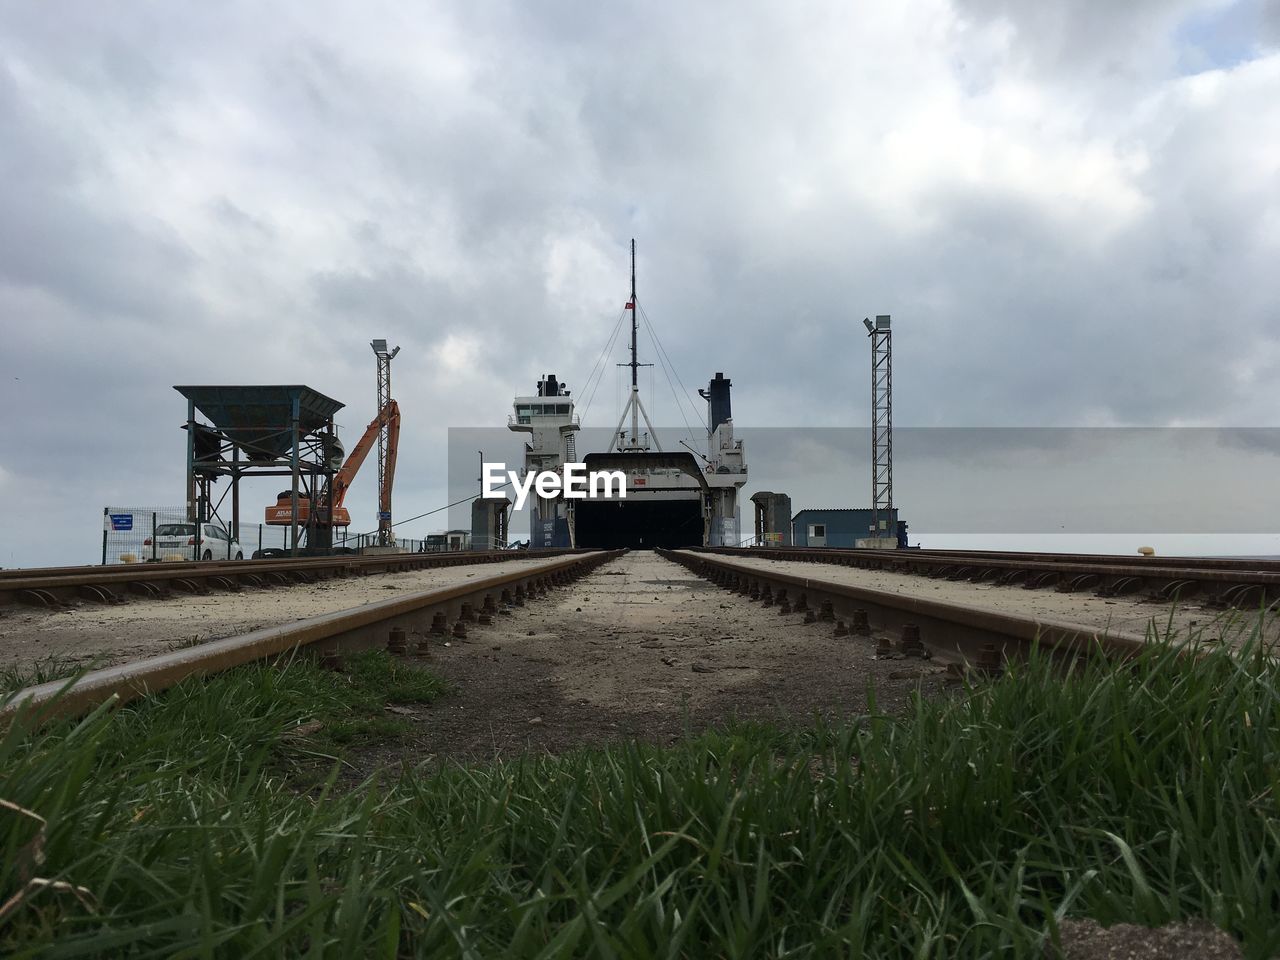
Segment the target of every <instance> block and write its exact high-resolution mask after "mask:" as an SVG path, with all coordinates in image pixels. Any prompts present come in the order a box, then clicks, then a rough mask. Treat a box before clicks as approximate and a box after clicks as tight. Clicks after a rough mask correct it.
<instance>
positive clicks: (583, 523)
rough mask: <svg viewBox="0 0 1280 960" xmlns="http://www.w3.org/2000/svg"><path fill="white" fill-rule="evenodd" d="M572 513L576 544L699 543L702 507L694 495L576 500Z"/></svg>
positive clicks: (642, 545) (641, 545) (605, 546)
mask: <svg viewBox="0 0 1280 960" xmlns="http://www.w3.org/2000/svg"><path fill="white" fill-rule="evenodd" d="M575 517H576V520H575V524H574V525H575V527H576V530H577V543H578V546H579V547H596V548H601V549H605V550H616V549H620V548H623V547H630V548H632V549H639V550H652V549H654V548H655V547H664V548H666V549H668V550H674V549H678V548H681V547H700V546H702V536H703V529H702V527H703V524H702V507H701V504H700V503H699V501H698V500H696V499H681V500H638V499H633V498H630V497H628V498H627V499H626V500H604V499H599V500H579V501H578V503H577V506H576V507H575Z"/></svg>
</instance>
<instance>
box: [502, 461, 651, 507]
mask: <svg viewBox="0 0 1280 960" xmlns="http://www.w3.org/2000/svg"><path fill="white" fill-rule="evenodd" d="M481 473H482V475H483V478H484V496H486V497H502V496H505V494H503V493H502V488H503V487H505V486H506V485H507V484H508V483H509V484H511V486H512V488H513V489H514V490H515V492H516V509H517V510H521V509H523V508H524V505H525V502H526V501H527V500H528V499H529V491H530V490H534V491H536V492H537V494H538V496H539V497H542V498H543V499H550V498H552V497H556V496H560V495H562V494H563V496H564V497H565V498H566V499H568V500H612V499H613V498H614V497H617V498H618V499H620V500H625V499H626V498H627V475H626V474H625V473H623V472H622V471H621V470H592V471H591V472H590V473H587V465H586V464H585V463H566V464H565V465H564V475H563V476H561V474H560V472H559V471H556V470H530V471H529V472H528V473H526V474H525V475H524V480H523V481H522V480H521V479H520V474H519V473H518V472H517V471H515V470H508V469H507V465H506V464H505V463H486V464H484V466H483V469H482V471H481Z"/></svg>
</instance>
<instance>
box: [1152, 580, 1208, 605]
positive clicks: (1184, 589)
mask: <svg viewBox="0 0 1280 960" xmlns="http://www.w3.org/2000/svg"><path fill="white" fill-rule="evenodd" d="M1199 590H1200V583H1199V581H1197V580H1170V581H1168V582H1167V583H1163V584H1161V585H1160V586H1159V587H1157V588H1156V589H1155V590H1154V591H1153V592H1152V593H1151V594H1150V596H1149V597H1148V599H1150V600H1152V601H1153V602H1156V603H1169V602H1174V601H1178V600H1182V599H1185V598H1186V597H1190V596H1192V595H1194V594H1195V593H1197V592H1198V591H1199Z"/></svg>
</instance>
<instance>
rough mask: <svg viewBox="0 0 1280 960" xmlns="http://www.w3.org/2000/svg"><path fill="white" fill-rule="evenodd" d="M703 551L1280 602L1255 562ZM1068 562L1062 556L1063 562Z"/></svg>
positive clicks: (951, 576)
mask: <svg viewBox="0 0 1280 960" xmlns="http://www.w3.org/2000/svg"><path fill="white" fill-rule="evenodd" d="M701 549H702V550H703V551H704V552H708V553H717V554H724V555H726V556H738V557H744V556H749V557H754V558H759V559H768V560H779V561H802V562H810V563H830V564H837V565H840V566H847V567H855V568H858V569H865V570H888V571H891V572H895V573H909V574H918V575H922V576H929V577H935V578H939V579H947V580H969V581H972V582H974V583H982V582H990V583H995V584H999V585H1006V586H1011V585H1017V586H1022V587H1025V588H1027V589H1036V588H1041V587H1053V588H1054V589H1056V590H1057V591H1059V592H1060V593H1074V592H1079V591H1086V590H1091V591H1095V592H1096V593H1098V594H1099V595H1100V596H1104V597H1115V596H1121V595H1124V594H1130V593H1144V594H1146V595H1147V597H1148V598H1149V599H1151V600H1156V601H1174V600H1180V599H1186V598H1188V597H1192V596H1197V597H1201V598H1203V599H1204V600H1205V602H1207V603H1209V604H1211V605H1217V606H1224V607H1227V606H1233V607H1244V606H1259V605H1267V604H1271V603H1274V602H1275V601H1276V600H1277V599H1280V568H1268V567H1261V568H1259V567H1258V566H1257V565H1256V564H1254V563H1251V562H1248V561H1245V562H1241V563H1233V562H1230V561H1228V562H1227V563H1222V562H1215V561H1213V560H1209V561H1203V560H1201V559H1200V558H1195V557H1191V558H1173V557H1159V558H1156V557H1152V558H1148V559H1141V560H1138V561H1136V562H1135V561H1134V560H1133V559H1131V558H1128V557H1107V558H1105V559H1102V560H1097V561H1096V562H1095V560H1094V559H1093V558H1092V557H1091V556H1090V555H1083V556H1086V557H1089V559H1087V560H1083V561H1077V560H1076V559H1075V556H1076V555H1071V554H1016V553H1005V554H992V553H976V552H975V553H969V552H949V551H938V552H936V553H924V552H922V551H917V550H850V549H840V548H818V547H769V548H763V549H762V548H753V549H742V548H735V547H707V548H701ZM1064 557H1065V558H1067V559H1062V558H1064Z"/></svg>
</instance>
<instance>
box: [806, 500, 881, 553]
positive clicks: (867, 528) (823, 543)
mask: <svg viewBox="0 0 1280 960" xmlns="http://www.w3.org/2000/svg"><path fill="white" fill-rule="evenodd" d="M880 519H881V520H882V521H885V522H886V525H885V528H884V530H883V531H882V532H881V533H880V534H879V535H880V536H883V537H896V538H897V540H898V546H899V547H905V546H906V539H907V525H906V524H905V523H903V522H900V521H899V520H898V510H897V508H896V507H895V508H894V509H893V510H891V511H890V512H889V516H888V517H883V516H882V517H881V518H880ZM872 535H873V534H872V532H871V510H870V509H869V508H851V507H839V508H830V509H807V510H801V511H800V512H799V513H797V514H796V515H795V516H794V517H792V518H791V537H792V540H791V542H792V543H794V544H795V545H796V546H797V547H853V546H856V544H855V543H854V541H856V540H862V539H865V538H867V537H870V536H872Z"/></svg>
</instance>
